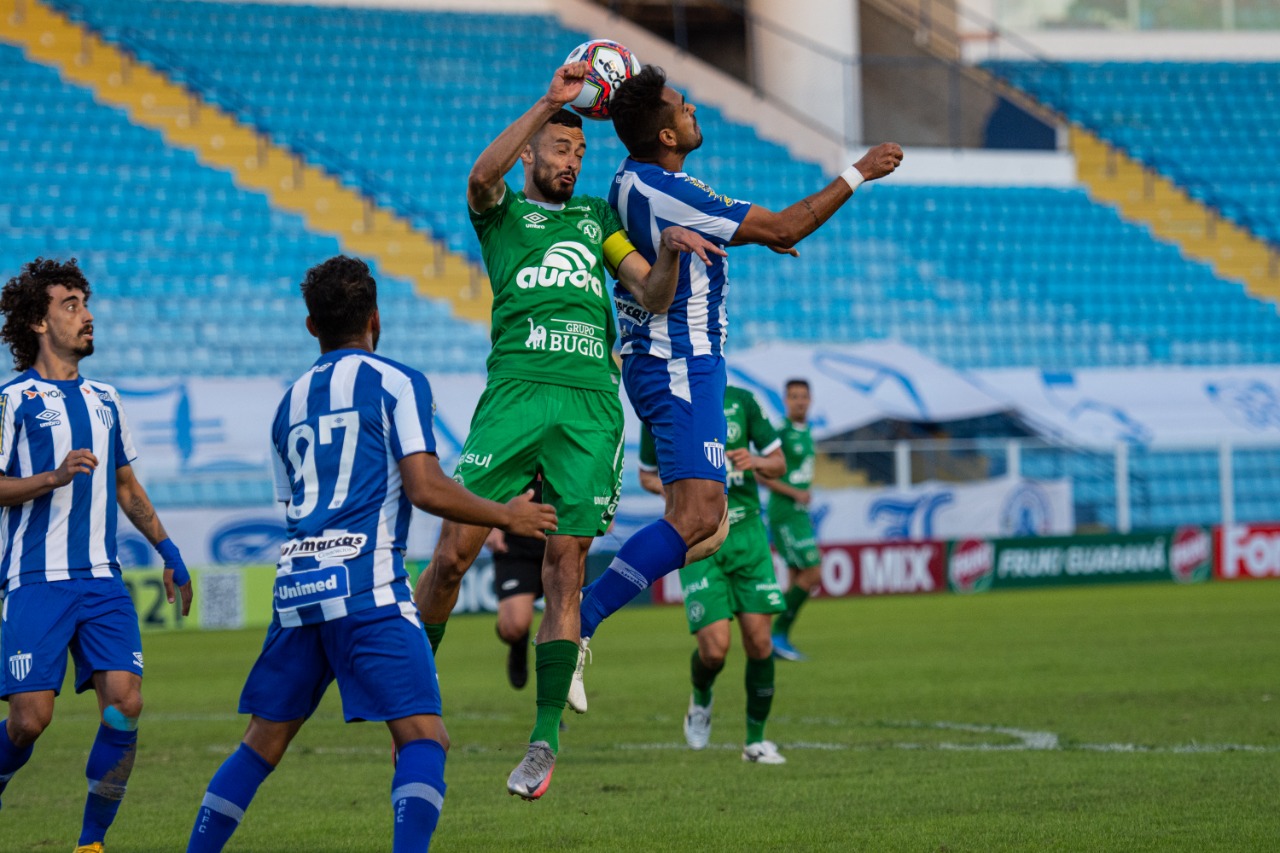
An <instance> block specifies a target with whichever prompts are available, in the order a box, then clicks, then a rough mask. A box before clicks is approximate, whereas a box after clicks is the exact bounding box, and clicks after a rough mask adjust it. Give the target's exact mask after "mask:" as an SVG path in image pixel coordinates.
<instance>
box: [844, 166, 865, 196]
mask: <svg viewBox="0 0 1280 853" xmlns="http://www.w3.org/2000/svg"><path fill="white" fill-rule="evenodd" d="M840 177H842V178H844V182H845V183H846V184H848V185H849V192H857V191H858V187H859V186H860V185H861V184H862V182H863V181H865V180H866V178H864V177H862V173H861V172H859V171H858V170H857V169H856V168H855V167H853V166H850V167H849V168H847V169H845V170H844V171H843V172H841V173H840Z"/></svg>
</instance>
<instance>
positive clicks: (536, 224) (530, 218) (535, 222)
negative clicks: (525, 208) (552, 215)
mask: <svg viewBox="0 0 1280 853" xmlns="http://www.w3.org/2000/svg"><path fill="white" fill-rule="evenodd" d="M520 218H521V219H523V220H524V221H525V223H526V224H525V226H524V227H525V228H546V226H545V225H543V224H542V223H544V222H546V221H547V219H548V218H549V217H547V216H544V215H543V214H541V213H539V212H538V211H536V210H535V211H533V212H532V213H526V214H525V215H524V216H522V217H520Z"/></svg>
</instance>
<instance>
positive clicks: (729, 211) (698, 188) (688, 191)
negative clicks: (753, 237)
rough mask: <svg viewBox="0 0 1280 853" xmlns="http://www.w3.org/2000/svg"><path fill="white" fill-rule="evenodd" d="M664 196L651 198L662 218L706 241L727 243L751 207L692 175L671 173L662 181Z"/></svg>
mask: <svg viewBox="0 0 1280 853" xmlns="http://www.w3.org/2000/svg"><path fill="white" fill-rule="evenodd" d="M662 190H663V195H662V196H660V197H658V198H655V199H653V200H652V202H651V203H652V205H653V212H654V214H655V215H656V216H658V217H659V218H661V219H665V220H667V221H669V222H675V223H678V224H680V225H683V226H684V227H685V228H691V229H693V230H694V231H697V232H698V233H700V234H702V235H703V236H704V237H706V238H707V239H708V240H714V241H716V242H718V243H728V242H730V241H731V240H733V236H734V234H736V233H737V232H738V226H739V225H741V224H742V220H743V219H745V218H746V217H747V211H749V210H751V202H749V201H738V200H737V199H733V198H729V197H728V196H727V195H721V194H719V193H717V192H716V191H715V190H713V189H712V188H711V187H709V186H707V185H706V184H704V183H703V182H702V181H700V180H698V179H697V178H695V177H692V176H691V175H672V176H670V177H669V178H667V179H666V180H665V181H664V182H663V186H662Z"/></svg>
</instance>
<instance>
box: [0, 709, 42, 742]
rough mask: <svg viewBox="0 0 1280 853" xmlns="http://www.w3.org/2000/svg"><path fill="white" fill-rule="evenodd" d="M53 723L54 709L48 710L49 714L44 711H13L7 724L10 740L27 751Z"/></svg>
mask: <svg viewBox="0 0 1280 853" xmlns="http://www.w3.org/2000/svg"><path fill="white" fill-rule="evenodd" d="M52 721H53V709H52V708H50V709H48V711H47V712H46V711H45V710H44V709H38V710H37V709H32V710H28V711H19V710H17V709H11V710H10V713H9V719H8V722H7V723H6V725H7V727H8V734H9V740H10V741H12V742H13V745H14V746H16V747H18V748H20V749H25V748H26V747H28V746H30V745H31V744H33V743H35V742H36V739H37V738H39V737H40V735H41V734H43V733H44V730H45V729H47V728H48V727H49V723H51V722H52Z"/></svg>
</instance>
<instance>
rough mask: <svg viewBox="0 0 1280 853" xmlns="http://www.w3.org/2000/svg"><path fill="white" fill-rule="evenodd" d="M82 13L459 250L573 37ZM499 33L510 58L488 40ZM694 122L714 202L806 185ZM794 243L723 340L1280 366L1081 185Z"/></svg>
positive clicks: (600, 151)
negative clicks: (795, 256) (396, 197)
mask: <svg viewBox="0 0 1280 853" xmlns="http://www.w3.org/2000/svg"><path fill="white" fill-rule="evenodd" d="M78 14H79V15H80V16H81V17H83V18H84V19H85V20H86V21H87V22H88V23H89V24H90V25H92V26H94V27H97V28H99V29H100V30H101V31H102V32H104V33H105V34H106V35H107V36H108V37H110V38H114V39H117V40H120V41H121V43H124V44H128V45H132V46H133V47H134V49H136V50H138V52H139V53H140V54H142V55H143V56H144V58H146V57H148V56H150V58H151V59H152V60H153V61H155V62H157V63H158V64H160V65H162V66H163V65H165V64H166V63H173V62H174V57H179V58H180V60H181V63H182V65H181V69H180V70H182V71H185V72H186V73H188V74H190V75H191V76H193V77H199V79H200V81H202V82H201V83H200V84H199V85H201V86H203V87H204V91H205V94H206V96H207V97H210V98H211V99H213V100H217V99H219V98H223V99H224V100H228V101H231V100H234V101H235V103H236V104H238V105H241V106H240V107H239V109H240V110H241V112H242V113H243V117H245V118H246V119H247V120H250V121H253V122H254V123H256V124H257V125H258V126H260V127H262V128H263V129H264V130H267V131H268V132H270V133H271V134H272V135H273V136H274V137H275V138H277V139H278V140H281V141H283V142H285V143H287V144H292V145H294V146H297V147H301V148H303V149H305V148H306V147H307V146H308V144H309V143H319V144H322V145H323V146H324V147H326V148H328V149H333V150H336V151H339V152H342V154H343V155H344V156H345V157H347V158H350V159H351V160H353V161H354V162H355V163H357V164H358V165H359V166H361V167H362V168H364V169H366V170H368V171H370V172H372V173H373V174H376V175H380V176H382V177H384V178H386V179H389V180H394V181H395V182H396V184H397V185H398V186H400V187H402V188H403V189H404V190H405V192H406V195H408V196H410V197H413V198H417V199H420V200H421V204H420V205H419V206H420V207H424V208H426V209H427V210H429V211H432V213H431V214H429V221H420V224H421V225H423V226H424V227H427V228H430V229H431V230H432V231H434V232H435V233H436V234H437V236H439V237H441V238H442V239H444V240H445V241H446V242H447V243H448V244H449V245H450V246H451V247H452V248H454V249H456V250H459V251H463V252H467V253H469V254H470V255H472V256H473V257H478V251H479V247H478V244H477V242H476V239H475V236H474V233H473V232H472V230H471V228H470V225H469V223H468V222H467V221H466V210H465V207H464V205H463V204H462V202H461V195H462V187H463V186H464V181H465V178H466V173H467V170H468V169H469V167H470V163H471V161H472V159H473V158H474V156H475V153H476V152H478V151H479V150H480V149H481V148H483V146H484V145H485V144H486V143H487V142H488V141H489V139H491V138H492V137H493V136H494V135H495V134H496V133H497V132H499V131H500V130H501V128H502V127H503V126H504V125H505V124H506V123H507V122H508V121H510V119H511V118H512V117H514V116H515V115H518V114H519V113H520V112H521V111H522V110H523V109H524V108H525V107H526V106H527V105H528V104H529V103H531V102H532V101H533V100H534V99H535V98H536V97H537V96H538V95H539V94H541V93H542V91H544V88H545V85H546V78H547V77H548V75H549V71H550V69H552V68H553V67H554V66H555V65H556V64H557V63H558V62H559V61H560V60H561V59H562V58H563V56H564V55H565V54H566V53H568V51H569V49H570V48H571V47H572V46H573V45H574V44H577V43H578V42H579V41H581V40H583V39H584V38H585V37H586V36H585V34H583V33H575V32H572V31H568V30H565V29H563V28H561V27H560V26H559V24H558V23H557V22H556V21H555V20H554V19H553V18H550V17H547V16H537V15H502V14H464V13H457V12H406V11H387V10H375V9H334V8H310V7H298V6H271V5H259V4H249V5H238V4H223V3H199V2H195V3H193V2H186V0H146V2H134V1H133V0H101V2H96V3H94V4H91V5H90V4H86V5H85V6H84V7H83V8H82V9H80V11H79V12H78ZM246 33H248V34H251V36H247V35H246ZM516 33H518V34H519V42H520V50H519V51H517V52H512V53H511V54H509V55H504V54H502V53H501V52H497V53H495V51H493V50H492V49H491V46H492V45H493V44H495V43H501V42H502V41H503V40H505V39H508V38H510V37H511V36H512V35H513V34H516ZM319 45H324V48H325V49H324V50H323V51H318V50H317V49H316V48H317V47H318V46H319ZM495 83H496V85H495ZM193 85H196V84H194V83H193ZM246 102H247V104H248V105H249V108H248V109H245V108H244V107H243V106H242V105H243V104H244V103H246ZM698 115H699V120H700V122H701V124H702V126H703V128H704V133H705V135H706V138H707V140H708V141H707V145H706V146H705V149H704V150H703V151H700V152H699V153H697V154H695V155H694V160H693V161H691V164H692V163H693V162H696V171H697V173H698V174H699V175H701V176H704V177H705V178H706V179H707V180H708V181H709V182H710V183H711V184H712V185H713V186H715V187H717V188H718V189H720V190H721V191H723V192H727V193H729V194H731V195H735V196H738V197H742V198H748V199H751V200H753V201H757V202H759V203H761V204H764V205H767V206H770V207H774V208H780V207H782V206H785V205H786V204H789V203H790V202H792V201H794V200H795V199H796V198H797V197H798V196H800V195H802V194H803V193H805V192H806V191H810V190H812V189H813V188H816V187H818V186H820V185H821V184H822V183H823V181H824V177H823V175H822V174H821V172H820V170H819V169H818V167H817V166H815V165H813V164H808V163H797V162H793V161H792V159H791V158H790V157H789V156H788V155H787V154H786V152H785V151H783V149H782V148H781V147H779V146H777V145H775V144H773V143H771V142H768V141H765V140H762V139H760V138H759V137H758V136H757V135H756V134H755V132H754V131H753V130H752V129H751V128H749V127H745V126H743V125H739V124H735V123H732V122H729V121H727V120H726V119H725V118H724V117H723V116H721V115H720V114H719V113H718V112H717V111H716V110H714V109H713V108H710V107H702V108H700V109H699V113H698ZM588 143H589V146H590V149H591V150H590V151H589V153H588V156H587V164H586V167H585V168H584V172H583V176H582V178H581V180H580V183H579V186H580V187H582V188H583V189H585V190H586V191H592V190H594V191H595V192H598V193H601V194H603V193H604V192H605V188H606V187H608V185H609V181H610V179H611V177H612V174H613V171H614V169H615V167H616V165H617V163H618V161H619V160H620V159H621V158H622V157H623V155H624V151H623V149H622V148H621V146H620V144H619V143H618V141H617V140H616V138H615V137H614V136H613V134H612V133H611V132H609V129H608V127H607V126H599V125H594V124H592V125H591V126H589V127H588ZM311 156H312V157H313V158H314V159H315V160H317V161H318V162H320V164H321V165H325V164H324V155H323V153H321V152H319V151H314V150H313V151H312V152H311ZM328 165H330V166H331V168H332V170H333V171H335V172H339V173H341V168H342V166H341V164H337V163H333V164H328ZM516 179H517V180H518V177H517V178H516ZM405 212H406V214H408V213H409V211H405ZM419 219H421V217H419ZM801 249H802V251H801V255H802V257H801V259H800V260H799V261H792V260H790V259H780V258H777V257H776V256H774V255H772V254H770V253H769V252H767V251H766V250H763V249H745V250H740V251H739V252H737V253H736V254H735V259H734V267H735V272H734V280H735V282H737V290H738V292H739V293H741V294H742V296H740V297H738V298H735V300H734V303H733V306H732V312H731V324H732V331H731V333H730V335H731V341H732V345H733V346H736V347H748V346H751V345H752V344H755V343H759V342H763V341H768V340H774V339H778V338H784V339H792V340H802V341H806V340H857V339H865V338H882V337H892V338H898V339H901V340H904V341H906V342H907V343H910V344H913V345H915V346H917V347H919V348H920V349H922V350H924V351H925V352H928V353H929V354H931V355H933V356H934V357H936V358H938V359H940V360H941V361H944V362H946V363H949V364H952V365H955V366H958V367H1004V366H1018V365H1027V364H1035V365H1040V366H1045V367H1084V366H1098V365H1102V366H1123V365H1135V364H1153V363H1155V364H1223V363H1239V362H1257V361H1271V360H1274V359H1275V358H1276V357H1277V356H1278V355H1280V335H1277V334H1275V332H1277V331H1280V319H1278V318H1277V316H1276V313H1275V310H1274V309H1273V308H1272V307H1271V306H1269V305H1266V304H1263V303H1260V302H1258V301H1256V300H1254V299H1251V298H1250V297H1249V296H1248V295H1247V294H1246V293H1245V292H1244V290H1243V288H1242V287H1241V286H1240V285H1239V284H1236V283H1232V282H1226V281H1223V280H1221V279H1219V278H1217V277H1216V276H1215V275H1214V273H1213V272H1212V271H1211V270H1210V269H1209V268H1208V267H1206V266H1203V265H1201V264H1197V263H1192V262H1188V261H1187V260H1185V259H1184V258H1183V257H1182V256H1181V255H1180V253H1179V251H1178V250H1177V249H1176V248H1174V247H1173V246H1170V245H1168V244H1166V243H1162V242H1160V241H1158V240H1155V239H1153V238H1152V237H1151V235H1150V234H1149V232H1147V231H1146V230H1145V229H1144V228H1141V227H1138V226H1135V225H1131V224H1129V223H1126V222H1125V221H1123V220H1122V219H1120V218H1119V217H1118V216H1117V215H1116V214H1115V213H1114V212H1113V211H1112V210H1111V209H1110V208H1106V207H1103V206H1100V205H1096V204H1094V203H1092V202H1091V201H1090V200H1089V199H1088V197H1087V196H1086V195H1085V194H1084V193H1083V192H1082V191H1076V190H1050V189H993V188H974V187H964V188H937V187H930V188H915V187H910V188H908V187H892V186H882V187H868V188H866V189H865V190H863V191H862V192H860V194H859V198H858V199H857V202H856V203H855V204H854V205H853V206H852V207H851V209H850V210H849V211H847V212H845V213H842V214H841V215H840V216H838V217H837V219H836V220H835V221H834V222H832V223H831V224H830V225H828V226H827V227H826V228H825V229H824V230H823V231H821V232H819V233H818V234H815V235H814V236H813V237H811V238H810V239H809V240H807V241H806V242H805V243H804V244H803V246H802V247H801ZM476 364H477V366H478V361H477V362H476Z"/></svg>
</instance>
